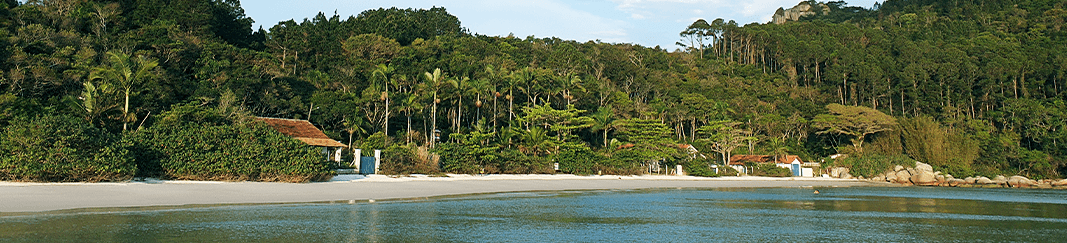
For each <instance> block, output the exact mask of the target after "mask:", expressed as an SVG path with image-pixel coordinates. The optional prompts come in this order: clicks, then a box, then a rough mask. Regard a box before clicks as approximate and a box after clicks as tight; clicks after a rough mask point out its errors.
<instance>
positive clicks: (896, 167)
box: [893, 165, 904, 172]
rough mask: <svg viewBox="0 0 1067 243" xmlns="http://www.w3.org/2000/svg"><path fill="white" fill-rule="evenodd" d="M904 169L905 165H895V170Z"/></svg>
mask: <svg viewBox="0 0 1067 243" xmlns="http://www.w3.org/2000/svg"><path fill="white" fill-rule="evenodd" d="M902 170H904V166H900V165H897V166H893V172H897V171H902Z"/></svg>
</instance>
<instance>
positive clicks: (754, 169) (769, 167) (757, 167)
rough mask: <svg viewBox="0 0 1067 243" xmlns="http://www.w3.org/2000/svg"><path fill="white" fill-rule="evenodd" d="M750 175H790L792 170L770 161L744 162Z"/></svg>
mask: <svg viewBox="0 0 1067 243" xmlns="http://www.w3.org/2000/svg"><path fill="white" fill-rule="evenodd" d="M745 167H748V168H749V172H748V175H750V176H769V177H790V176H793V172H792V171H791V170H789V169H787V168H782V167H778V166H777V165H774V164H772V163H755V164H753V163H746V164H745Z"/></svg>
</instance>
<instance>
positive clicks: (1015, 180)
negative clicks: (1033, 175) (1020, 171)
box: [1008, 176, 1037, 187]
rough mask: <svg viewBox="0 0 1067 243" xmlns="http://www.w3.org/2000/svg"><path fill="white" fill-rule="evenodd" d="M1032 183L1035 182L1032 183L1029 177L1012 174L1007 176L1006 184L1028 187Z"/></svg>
mask: <svg viewBox="0 0 1067 243" xmlns="http://www.w3.org/2000/svg"><path fill="white" fill-rule="evenodd" d="M1034 184H1037V183H1034V181H1032V180H1030V178H1026V177H1024V176H1012V177H1011V178H1008V185H1011V186H1012V187H1030V186H1033V185H1034Z"/></svg>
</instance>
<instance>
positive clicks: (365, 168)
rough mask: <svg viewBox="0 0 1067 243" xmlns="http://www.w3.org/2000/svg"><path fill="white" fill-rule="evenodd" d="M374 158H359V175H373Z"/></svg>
mask: <svg viewBox="0 0 1067 243" xmlns="http://www.w3.org/2000/svg"><path fill="white" fill-rule="evenodd" d="M374 169H375V168H374V157H362V158H359V173H360V174H364V175H370V174H374Z"/></svg>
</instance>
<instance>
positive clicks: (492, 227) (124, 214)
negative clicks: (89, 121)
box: [0, 187, 1067, 242]
mask: <svg viewBox="0 0 1067 243" xmlns="http://www.w3.org/2000/svg"><path fill="white" fill-rule="evenodd" d="M816 189H817V190H819V191H820V192H821V193H820V194H814V193H813V190H816ZM56 241H59V242H64V241H66V242H86V241H93V242H99V241H111V242H172V241H201V242H204V241H206V242H234V241H239V242H264V241H273V242H594V241H625V242H632V241H651V242H708V241H712V242H738V241H744V242H753V241H755V242H824V241H847V242H875V241H879V242H883V241H889V242H902V241H918V242H1067V191H1062V190H1012V189H963V188H920V187H906V188H884V187H852V188H814V189H812V188H765V189H655V190H626V191H582V192H531V193H503V194H487V195H473V196H463V197H450V198H434V199H422V200H398V201H385V202H382V201H379V202H374V203H370V202H356V203H354V204H348V203H308V204H280V205H234V206H207V207H186V208H141V209H124V210H122V211H115V212H70V213H46V214H34V215H20V216H3V217H0V242H56Z"/></svg>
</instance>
